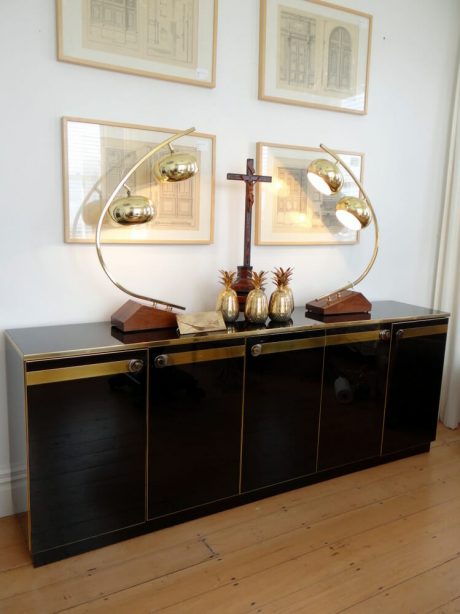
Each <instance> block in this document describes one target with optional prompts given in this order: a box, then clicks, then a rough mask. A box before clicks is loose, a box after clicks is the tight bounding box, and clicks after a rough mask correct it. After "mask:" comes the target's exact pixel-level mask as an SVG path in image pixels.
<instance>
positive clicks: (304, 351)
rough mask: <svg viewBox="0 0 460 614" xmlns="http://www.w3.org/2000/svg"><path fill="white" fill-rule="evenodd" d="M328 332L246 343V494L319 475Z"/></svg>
mask: <svg viewBox="0 0 460 614" xmlns="http://www.w3.org/2000/svg"><path fill="white" fill-rule="evenodd" d="M323 354H324V330H323V331H312V332H306V333H290V334H289V333H287V334H283V335H266V336H257V337H252V338H249V339H248V340H247V356H246V365H247V367H246V380H245V395H244V396H245V403H244V428H243V465H242V491H243V492H244V491H250V490H254V489H257V488H263V487H265V486H270V485H273V484H278V483H281V482H286V481H288V480H291V479H294V478H298V477H301V476H305V475H309V474H311V473H314V472H315V471H316V455H317V446H318V419H319V408H320V400H321V378H322V369H323Z"/></svg>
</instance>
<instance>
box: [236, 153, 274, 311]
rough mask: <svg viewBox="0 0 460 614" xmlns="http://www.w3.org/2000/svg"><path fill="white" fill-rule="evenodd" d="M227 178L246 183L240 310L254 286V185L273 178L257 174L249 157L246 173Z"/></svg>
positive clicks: (239, 279)
mask: <svg viewBox="0 0 460 614" xmlns="http://www.w3.org/2000/svg"><path fill="white" fill-rule="evenodd" d="M227 179H235V180H237V181H244V182H245V184H246V208H245V216H244V258H243V265H242V266H239V267H238V274H237V278H236V281H235V283H234V284H233V286H232V287H233V288H234V289H235V290H236V293H237V295H238V301H239V304H240V311H242V310H243V309H244V304H245V303H246V296H247V295H248V292H249V291H250V290H252V288H253V287H254V285H253V283H252V266H251V232H252V208H253V205H254V185H255V184H256V183H258V182H259V181H260V182H265V183H271V180H272V178H271V177H268V176H266V175H256V174H255V169H254V160H253V159H252V158H248V159H247V160H246V174H245V175H243V174H237V173H228V174H227Z"/></svg>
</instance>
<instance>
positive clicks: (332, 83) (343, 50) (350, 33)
mask: <svg viewBox="0 0 460 614" xmlns="http://www.w3.org/2000/svg"><path fill="white" fill-rule="evenodd" d="M357 53H358V29H357V27H356V26H355V25H353V24H350V23H347V22H338V21H332V20H329V19H325V18H323V17H320V16H318V15H311V14H309V13H307V12H304V11H299V10H297V9H293V8H290V7H286V6H280V7H279V13H278V54H277V58H278V65H277V85H278V87H280V88H285V89H292V90H297V91H302V92H311V93H314V94H317V95H325V96H326V95H328V96H330V95H331V94H337V95H340V96H343V95H344V94H345V95H347V94H350V95H352V94H353V93H354V92H355V91H356V86H357V77H356V73H357Z"/></svg>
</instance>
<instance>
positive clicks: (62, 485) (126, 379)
mask: <svg viewBox="0 0 460 614" xmlns="http://www.w3.org/2000/svg"><path fill="white" fill-rule="evenodd" d="M146 373H147V352H143V351H137V352H123V353H117V354H106V355H104V356H86V357H84V358H73V359H61V360H59V359H57V360H50V361H44V362H34V363H28V365H27V372H26V383H27V415H28V440H29V473H30V485H29V487H30V522H31V549H32V552H33V553H37V552H42V551H44V550H49V549H51V548H55V547H57V546H63V545H65V544H71V543H74V542H77V541H81V540H84V539H85V538H88V537H94V536H97V535H100V534H102V533H109V532H112V531H117V530H118V529H121V528H124V527H128V526H131V525H135V524H140V523H142V522H144V521H145V453H146V427H145V423H146V404H147V401H146Z"/></svg>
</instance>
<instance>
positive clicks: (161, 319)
mask: <svg viewBox="0 0 460 614" xmlns="http://www.w3.org/2000/svg"><path fill="white" fill-rule="evenodd" d="M112 326H115V328H118V330H121V331H122V332H124V333H129V332H132V331H136V330H156V329H157V328H176V327H177V320H176V314H175V313H174V312H173V311H166V310H165V309H158V308H157V307H150V306H148V305H142V304H141V303H136V302H135V301H126V303H125V304H124V305H122V306H121V307H120V309H118V310H117V311H116V312H115V313H114V314H113V315H112Z"/></svg>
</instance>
